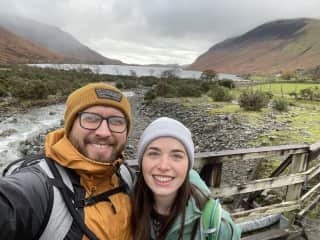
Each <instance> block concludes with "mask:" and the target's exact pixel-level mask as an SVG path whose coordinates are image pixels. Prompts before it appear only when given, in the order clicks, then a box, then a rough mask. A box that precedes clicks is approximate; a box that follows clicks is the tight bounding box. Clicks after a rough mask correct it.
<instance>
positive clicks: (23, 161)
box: [2, 155, 44, 177]
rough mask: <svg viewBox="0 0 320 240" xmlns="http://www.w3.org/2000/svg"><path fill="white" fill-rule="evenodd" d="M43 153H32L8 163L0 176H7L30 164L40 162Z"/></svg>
mask: <svg viewBox="0 0 320 240" xmlns="http://www.w3.org/2000/svg"><path fill="white" fill-rule="evenodd" d="M43 157H44V156H43V155H32V156H28V157H25V158H20V159H18V160H15V161H13V162H11V163H9V164H8V165H7V166H6V167H5V169H3V171H2V176H3V177H5V176H8V175H10V174H12V173H14V172H16V171H18V170H20V169H22V168H24V167H27V166H31V165H34V164H37V163H39V162H40V160H41V159H43Z"/></svg>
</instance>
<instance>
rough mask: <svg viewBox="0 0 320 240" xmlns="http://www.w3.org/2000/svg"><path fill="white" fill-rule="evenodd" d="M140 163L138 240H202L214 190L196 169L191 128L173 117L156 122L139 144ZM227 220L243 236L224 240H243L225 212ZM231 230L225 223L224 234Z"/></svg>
mask: <svg viewBox="0 0 320 240" xmlns="http://www.w3.org/2000/svg"><path fill="white" fill-rule="evenodd" d="M138 161H139V166H140V170H141V174H140V175H139V176H138V179H137V182H136V185H135V188H134V195H133V218H132V225H133V231H134V238H135V239H137V240H138V239H139V240H140V239H160V240H161V239H172V240H177V239H185V240H188V239H200V234H201V233H200V232H201V231H200V223H199V222H200V221H199V220H200V217H201V215H202V212H201V209H202V208H203V206H204V204H205V202H206V201H207V199H208V198H207V196H208V195H209V190H208V188H207V187H206V185H205V184H204V182H203V181H202V180H201V179H200V177H199V175H198V174H197V172H196V171H194V170H190V169H192V167H193V164H194V144H193V141H192V137H191V133H190V131H189V129H187V128H186V127H185V126H184V125H183V124H182V123H180V122H178V121H176V120H174V119H171V118H166V117H162V118H158V119H157V120H155V121H153V122H152V123H151V124H150V125H149V126H148V127H147V128H146V129H145V130H144V132H143V134H142V136H141V139H140V141H139V145H138ZM222 215H223V217H224V216H225V217H226V219H227V221H229V222H231V224H230V226H231V227H230V229H231V231H233V232H235V233H236V234H237V235H238V237H236V238H232V236H231V237H229V238H226V237H225V238H219V239H230V240H231V239H240V236H239V232H238V229H236V228H235V229H232V227H234V225H233V223H232V220H231V218H230V217H229V215H228V214H227V213H226V212H224V211H223V214H222ZM225 227H226V226H223V224H222V227H221V231H222V232H223V231H225V232H226V231H227V230H226V229H224V228H225ZM234 230H235V231H234ZM222 235H223V236H224V235H226V234H221V236H222ZM233 235H234V234H233ZM226 236H227V235H226Z"/></svg>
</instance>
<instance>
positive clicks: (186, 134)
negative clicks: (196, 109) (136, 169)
mask: <svg viewBox="0 0 320 240" xmlns="http://www.w3.org/2000/svg"><path fill="white" fill-rule="evenodd" d="M159 137H173V138H176V139H177V140H179V141H180V142H181V143H182V144H183V145H184V147H185V149H186V152H187V154H188V158H189V161H190V166H189V167H190V168H192V167H193V164H194V144H193V141H192V135H191V132H190V130H189V129H188V128H186V127H185V126H184V125H183V124H182V123H181V122H179V121H177V120H174V119H172V118H168V117H161V118H158V119H156V120H155V121H153V122H152V123H150V124H149V126H148V127H147V128H146V129H145V130H144V131H143V133H142V135H141V138H140V141H139V144H138V161H139V166H140V167H141V161H142V158H143V154H144V152H145V150H146V148H147V146H148V145H149V144H150V143H151V142H152V141H153V140H155V139H157V138H159Z"/></svg>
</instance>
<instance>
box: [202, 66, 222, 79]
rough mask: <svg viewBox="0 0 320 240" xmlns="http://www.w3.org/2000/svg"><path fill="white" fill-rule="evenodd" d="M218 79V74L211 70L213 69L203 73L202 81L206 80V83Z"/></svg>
mask: <svg viewBox="0 0 320 240" xmlns="http://www.w3.org/2000/svg"><path fill="white" fill-rule="evenodd" d="M217 77H218V74H217V72H216V71H214V70H211V69H206V70H204V71H203V72H202V73H201V76H200V79H202V80H206V81H211V80H214V79H216V78H217Z"/></svg>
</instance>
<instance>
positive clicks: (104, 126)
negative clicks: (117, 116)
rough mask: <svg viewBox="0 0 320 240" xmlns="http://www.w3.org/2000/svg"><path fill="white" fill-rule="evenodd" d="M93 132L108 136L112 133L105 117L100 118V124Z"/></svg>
mask: <svg viewBox="0 0 320 240" xmlns="http://www.w3.org/2000/svg"><path fill="white" fill-rule="evenodd" d="M95 133H96V134H97V135H99V136H110V135H111V134H112V133H111V130H110V128H109V125H108V122H107V119H104V120H102V122H101V124H100V126H99V127H98V128H97V129H96V131H95Z"/></svg>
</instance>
